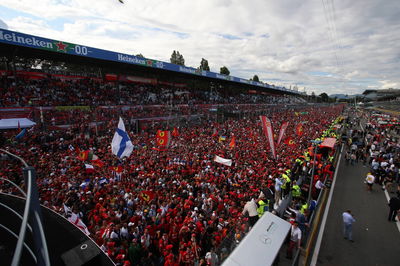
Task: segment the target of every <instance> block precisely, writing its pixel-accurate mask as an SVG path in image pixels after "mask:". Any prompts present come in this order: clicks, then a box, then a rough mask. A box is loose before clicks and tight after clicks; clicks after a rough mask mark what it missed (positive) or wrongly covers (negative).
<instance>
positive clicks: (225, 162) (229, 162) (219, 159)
mask: <svg viewBox="0 0 400 266" xmlns="http://www.w3.org/2000/svg"><path fill="white" fill-rule="evenodd" d="M214 162H217V163H220V164H223V165H226V166H231V165H232V160H231V159H225V158H222V157H219V156H218V155H215V158H214Z"/></svg>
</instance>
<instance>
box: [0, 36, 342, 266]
mask: <svg viewBox="0 0 400 266" xmlns="http://www.w3.org/2000/svg"><path fill="white" fill-rule="evenodd" d="M0 55H1V57H2V69H0V71H1V80H0V89H1V96H0V106H1V108H0V116H1V117H0V118H2V119H6V118H22V117H25V118H29V119H31V120H32V121H34V122H35V123H36V125H35V126H33V127H32V128H30V129H29V130H27V131H26V133H25V135H24V136H21V137H18V138H16V137H15V135H17V134H18V135H20V130H21V129H19V127H20V125H19V124H17V122H15V123H14V125H13V126H12V127H13V129H7V130H2V132H1V134H2V135H1V144H2V146H3V147H5V148H6V149H8V150H9V151H10V152H13V153H15V154H17V155H18V156H20V157H23V158H25V159H26V160H27V162H28V164H29V165H32V166H33V167H34V168H35V169H36V172H37V184H38V192H39V198H40V202H41V204H42V205H43V206H44V207H43V208H48V209H50V210H53V211H54V212H56V213H59V214H61V215H66V212H65V208H64V207H63V206H64V204H65V206H69V207H70V208H71V212H73V213H75V214H76V215H77V217H79V218H80V219H81V220H82V222H83V223H85V224H86V225H87V229H88V232H89V233H90V239H91V240H93V243H96V244H94V245H93V247H94V248H93V249H96V246H98V247H100V249H101V250H102V252H104V253H103V254H104V255H105V256H108V257H109V258H111V259H112V261H113V262H114V263H116V264H117V265H176V264H182V265H193V264H194V263H195V262H196V263H198V264H199V265H206V264H207V261H208V263H209V264H212V263H214V262H215V261H214V260H213V259H212V258H214V257H215V256H217V258H218V263H217V264H220V263H222V262H223V261H224V259H226V258H227V256H228V255H229V253H230V252H231V251H232V250H233V249H234V248H235V247H236V245H237V244H238V243H239V242H240V240H242V239H243V237H244V236H245V235H246V233H247V231H248V230H249V225H248V217H245V216H242V209H243V206H244V205H245V203H246V201H247V200H248V199H249V198H255V199H256V198H258V196H259V194H260V190H261V189H263V188H266V187H268V188H271V190H274V182H275V180H276V178H280V177H281V175H282V174H283V173H284V172H286V170H288V169H292V172H293V173H292V175H291V178H292V181H293V185H294V184H295V183H296V182H295V181H296V180H303V179H304V182H305V184H304V186H303V187H302V192H301V194H302V196H301V197H298V198H299V199H300V198H301V199H303V200H304V199H305V198H307V196H306V195H307V186H306V183H307V182H308V183H310V182H312V180H311V181H310V180H309V179H308V180H307V177H306V176H307V175H308V173H309V170H310V169H311V165H310V163H308V164H307V162H305V163H304V160H307V159H308V160H310V159H309V158H308V156H307V155H304V154H305V153H304V152H305V151H306V150H307V149H308V148H309V146H310V140H313V139H316V138H319V137H321V136H324V137H326V136H328V135H327V134H328V133H329V134H331V133H333V131H334V129H333V125H334V124H332V122H333V121H334V120H335V119H336V118H337V117H338V115H339V114H340V113H341V111H342V108H343V107H342V106H329V105H318V106H316V105H311V104H309V103H307V102H306V101H305V100H304V97H303V95H302V94H301V93H299V92H297V91H292V90H288V89H286V88H282V87H275V86H273V85H269V84H264V83H258V82H254V81H248V80H244V79H240V78H237V77H232V76H225V75H220V74H217V73H213V72H208V71H200V70H197V69H193V68H190V67H183V66H178V65H174V64H170V63H166V62H160V61H157V60H152V59H146V58H139V57H136V56H131V55H126V54H121V53H115V52H110V51H105V50H100V49H96V48H91V47H86V46H83V45H77V44H72V43H66V42H62V41H58V40H49V39H45V38H41V37H38V36H32V35H27V34H23V33H18V32H13V31H8V30H0ZM259 115H267V116H268V117H269V118H270V120H271V121H272V124H273V126H274V129H271V130H274V131H273V133H274V134H275V135H276V138H275V139H276V142H277V140H278V136H279V135H280V133H282V131H280V129H281V128H283V125H284V124H285V122H288V124H286V126H285V127H287V128H286V134H285V133H284V132H283V133H282V134H285V135H282V139H281V143H280V145H277V147H276V154H277V156H276V157H275V158H273V157H271V151H272V148H271V147H270V146H267V141H266V138H265V136H264V134H263V132H262V128H261V125H260V122H259V118H258V116H259ZM119 117H122V118H123V119H124V122H125V126H126V129H127V131H128V135H129V136H130V139H131V141H132V144H133V152H132V154H131V156H129V158H124V159H119V158H117V157H116V156H115V155H113V154H112V153H111V147H110V144H111V139H112V136H113V134H114V131H115V128H116V127H117V123H118V118H119ZM157 130H163V131H170V133H171V135H170V138H171V139H169V140H168V143H170V145H169V146H168V147H166V149H160V148H159V147H158V146H157V144H156V138H157V137H156V132H157ZM274 134H273V135H274ZM272 138H274V136H272ZM327 153H328V152H326V154H325V155H324V156H322V155H319V156H318V158H317V159H316V157H314V162H315V160H319V161H320V164H318V167H320V168H318V169H317V170H316V171H320V173H321V174H322V169H323V167H325V166H326V165H329V161H328V160H327ZM89 154H90V155H89ZM216 155H218V156H220V157H223V158H230V159H232V161H233V164H232V166H229V167H228V166H227V165H224V164H217V163H215V162H214V157H215V156H216ZM93 158H97V159H93ZM299 158H303V159H301V160H303V161H302V164H301V165H300V164H299V162H298V160H297V159H299ZM296 163H297V164H296ZM303 163H304V167H302V166H303ZM88 164H91V165H92V168H90V169H93V171H92V170H90V171H88V170H87V169H88V168H87V167H86V166H85V165H88ZM0 165H1V168H0V169H1V173H0V174H1V176H0V177H2V178H5V179H8V180H11V181H13V182H15V183H16V184H18V185H21V186H24V181H23V180H22V179H21V178H20V177H19V172H20V165H18V164H16V163H15V161H9V160H1V161H0ZM93 166H94V167H93ZM322 175H324V174H322ZM306 181H307V182H306ZM0 182H1V183H0V189H1V192H2V193H11V194H16V193H17V190H16V189H15V188H13V187H11V186H9V184H8V183H6V182H4V181H0ZM299 184H300V182H299ZM291 185H292V183H291V182H289V183H288V184H287V187H288V189H287V190H288V191H287V192H288V193H286V194H285V195H284V196H285V197H283V198H282V200H281V199H279V200H278V201H277V202H275V204H272V206H271V208H270V211H273V210H275V212H276V211H278V208H279V206H280V204H281V203H282V202H284V200H285V199H288V197H290V198H291V193H289V192H290V191H291ZM271 203H272V201H271ZM48 209H46V211H44V213H47V212H49V210H48ZM281 214H282V216H283V215H284V211H283V212H281ZM54 215H55V214H53V213H52V216H54ZM49 216H50V215H49ZM282 218H285V217H282ZM49 219H50V218H49ZM52 219H56V218H52ZM60 224H61V222H60V223H59V226H61V225H60ZM45 225H47V226H52V225H50V223H45ZM14 226H16V227H17V226H19V224H18V223H14ZM65 226H66V225H65ZM13 230H15V233H16V234H18V228H13ZM45 231H46V230H45ZM53 231H54V230H50V229H49V231H48V232H53ZM64 231H65V230H64ZM66 231H68V230H66ZM71 231H72V230H71ZM72 233H74V234H77V233H81V234H83V233H82V232H79V231H78V232H76V230H75V231H74V232H71V234H72ZM66 234H67V233H66ZM53 237H59V236H54V235H53V234H46V238H47V239H52V238H53ZM71 238H72V237H71ZM74 239H80V240H82V239H85V241H87V238H83V237H81V238H79V237H74ZM82 241H83V240H82ZM0 242H1V240H0ZM49 242H52V241H49ZM78 242H79V241H78ZM1 244H2V245H3V244H5V243H1ZM61 244H62V243H61ZM68 245H69V247H72V246H74V245H78V244H75V243H74V244H71V243H68ZM52 252H58V255H59V258H62V261H60V259H59V258H58V260H57V261H54V260H55V259H54V257H56V256H50V260H53V261H52V263H53V264H54V265H55V264H57V265H62V264H65V265H69V264H68V263H71V260H69V259H68V256H67V255H68V254H70V253H71V252H70V253H67V255H65V254H66V252H67V249H55V248H54V246H53V245H49V253H50V254H52ZM96 252H97V251H96ZM214 252H215V256H214ZM11 254H12V253H11ZM97 254H98V253H96V255H97ZM274 256H275V254H274ZM100 261H102V262H104V264H107V263H108V261H107V259H104V258H96V263H101V262H100ZM211 261H213V262H211ZM80 263H81V264H83V265H93V264H91V263H93V257H90V256H89V257H87V258H86V259H85V258H83V259H82V258H81V261H80Z"/></svg>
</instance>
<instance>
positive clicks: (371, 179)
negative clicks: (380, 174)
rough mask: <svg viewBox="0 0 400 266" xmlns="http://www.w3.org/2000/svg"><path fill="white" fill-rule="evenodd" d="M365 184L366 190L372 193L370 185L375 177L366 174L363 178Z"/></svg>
mask: <svg viewBox="0 0 400 266" xmlns="http://www.w3.org/2000/svg"><path fill="white" fill-rule="evenodd" d="M365 182H366V183H367V190H368V191H370V192H371V191H372V185H373V184H374V182H375V176H373V175H372V174H371V173H368V174H367V177H366V178H365Z"/></svg>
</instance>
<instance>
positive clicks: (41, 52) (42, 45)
mask: <svg viewBox="0 0 400 266" xmlns="http://www.w3.org/2000/svg"><path fill="white" fill-rule="evenodd" d="M0 53H1V54H3V55H5V56H10V55H12V56H16V55H19V56H25V57H33V56H41V57H44V58H49V59H52V60H58V61H64V62H72V63H81V64H82V63H84V64H90V65H102V66H104V65H107V66H112V67H113V68H116V69H119V70H123V69H125V70H126V68H127V66H128V65H129V68H130V69H135V70H142V71H143V70H145V71H147V72H153V73H161V72H163V73H166V72H170V73H171V72H175V73H174V75H175V76H182V75H184V76H186V77H187V76H192V77H194V78H200V79H209V80H214V81H218V82H228V83H231V84H235V85H240V86H248V87H251V88H253V89H258V90H261V91H266V92H270V93H278V94H302V93H301V92H298V91H294V90H289V89H287V88H284V87H277V86H274V85H269V84H266V83H260V82H256V81H250V80H247V79H242V78H238V77H233V76H228V75H221V74H218V73H215V72H210V71H204V70H199V69H195V68H192V67H186V66H179V65H175V64H171V63H167V62H162V61H158V60H153V59H148V58H141V57H137V56H133V55H128V54H122V53H118V52H112V51H107V50H102V49H97V48H93V47H88V46H84V45H78V44H73V43H67V42H63V41H58V40H51V39H47V38H42V37H38V36H33V35H28V34H24V33H19V32H15V31H9V30H5V29H1V30H0ZM171 74H172V73H171Z"/></svg>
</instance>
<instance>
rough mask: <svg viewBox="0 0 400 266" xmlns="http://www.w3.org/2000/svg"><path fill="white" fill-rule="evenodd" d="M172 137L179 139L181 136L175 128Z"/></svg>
mask: <svg viewBox="0 0 400 266" xmlns="http://www.w3.org/2000/svg"><path fill="white" fill-rule="evenodd" d="M172 136H174V137H178V136H179V131H178V129H177V128H176V127H174V130H172Z"/></svg>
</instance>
